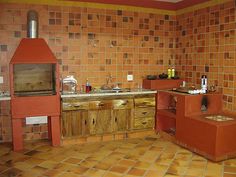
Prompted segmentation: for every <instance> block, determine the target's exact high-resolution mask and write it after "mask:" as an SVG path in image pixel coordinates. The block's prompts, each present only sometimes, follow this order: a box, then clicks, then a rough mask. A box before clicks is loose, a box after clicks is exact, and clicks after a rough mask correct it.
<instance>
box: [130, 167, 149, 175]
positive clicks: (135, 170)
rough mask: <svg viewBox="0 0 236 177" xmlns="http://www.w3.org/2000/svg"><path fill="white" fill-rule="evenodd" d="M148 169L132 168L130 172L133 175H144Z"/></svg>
mask: <svg viewBox="0 0 236 177" xmlns="http://www.w3.org/2000/svg"><path fill="white" fill-rule="evenodd" d="M145 172H146V171H145V170H143V169H139V168H131V169H130V170H129V172H128V174H129V175H133V176H143V175H144V173H145Z"/></svg>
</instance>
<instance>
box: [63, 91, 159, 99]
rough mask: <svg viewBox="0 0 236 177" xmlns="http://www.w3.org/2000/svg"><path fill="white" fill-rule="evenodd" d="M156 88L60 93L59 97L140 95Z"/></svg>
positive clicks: (150, 92)
mask: <svg viewBox="0 0 236 177" xmlns="http://www.w3.org/2000/svg"><path fill="white" fill-rule="evenodd" d="M155 93H157V91H156V90H149V89H132V90H130V91H122V92H120V91H117V92H116V91H113V92H92V93H75V94H61V98H70V97H93V96H94V97H96V96H119V95H122V96H124V95H141V94H155Z"/></svg>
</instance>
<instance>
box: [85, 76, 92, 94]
mask: <svg viewBox="0 0 236 177" xmlns="http://www.w3.org/2000/svg"><path fill="white" fill-rule="evenodd" d="M90 91H91V85H90V83H89V81H88V79H87V80H86V85H85V92H86V93H89V92H90Z"/></svg>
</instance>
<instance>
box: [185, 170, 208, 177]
mask: <svg viewBox="0 0 236 177" xmlns="http://www.w3.org/2000/svg"><path fill="white" fill-rule="evenodd" d="M204 172H205V169H194V168H192V169H187V170H186V172H185V175H188V176H203V174H204Z"/></svg>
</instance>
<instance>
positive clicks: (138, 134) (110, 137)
mask: <svg viewBox="0 0 236 177" xmlns="http://www.w3.org/2000/svg"><path fill="white" fill-rule="evenodd" d="M155 134H156V133H155V131H154V130H140V131H132V132H122V133H114V134H103V135H94V136H78V137H70V138H62V139H61V145H62V146H65V145H73V144H84V143H91V142H105V141H114V140H123V139H128V138H143V137H145V136H149V135H155Z"/></svg>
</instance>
